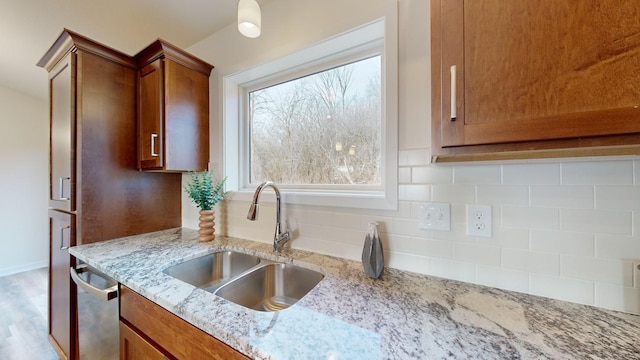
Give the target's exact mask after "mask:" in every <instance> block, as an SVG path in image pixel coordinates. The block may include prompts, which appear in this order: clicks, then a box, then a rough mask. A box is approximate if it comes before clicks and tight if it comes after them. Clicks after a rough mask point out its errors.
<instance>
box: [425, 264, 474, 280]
mask: <svg viewBox="0 0 640 360" xmlns="http://www.w3.org/2000/svg"><path fill="white" fill-rule="evenodd" d="M430 274H431V275H433V276H438V277H443V278H446V279H453V280H458V281H465V282H470V283H474V282H475V281H476V269H475V265H474V264H472V263H468V262H463V261H455V260H446V259H431V272H430Z"/></svg>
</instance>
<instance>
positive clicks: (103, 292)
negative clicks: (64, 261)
mask: <svg viewBox="0 0 640 360" xmlns="http://www.w3.org/2000/svg"><path fill="white" fill-rule="evenodd" d="M70 272H71V278H72V279H73V282H75V283H76V284H77V285H78V286H80V287H81V288H82V289H83V290H84V291H86V292H87V293H89V294H91V295H93V296H95V297H96V298H98V299H100V300H104V301H109V300H113V299H115V298H117V297H118V283H116V284H115V285H113V286H110V287H108V288H105V289H100V288H97V287H95V286H93V285H91V284H90V283H89V282H87V281H86V280H84V279H83V278H82V277H81V276H80V274H82V273H88V274H89V276H92V275H93V276H99V277H101V278H104V277H105V276H104V275H102V274H100V273H98V272H96V271H95V270H93V269H91V268H89V267H88V266H86V265H80V266H78V267H77V268H73V267H71V268H70Z"/></svg>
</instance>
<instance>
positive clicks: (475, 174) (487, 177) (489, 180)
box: [453, 165, 502, 184]
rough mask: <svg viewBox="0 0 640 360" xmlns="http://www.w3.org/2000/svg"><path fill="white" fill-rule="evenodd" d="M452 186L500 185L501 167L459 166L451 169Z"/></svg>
mask: <svg viewBox="0 0 640 360" xmlns="http://www.w3.org/2000/svg"><path fill="white" fill-rule="evenodd" d="M453 183H454V184H500V183H502V166H500V165H485V166H479V165H461V166H457V167H455V168H454V169H453Z"/></svg>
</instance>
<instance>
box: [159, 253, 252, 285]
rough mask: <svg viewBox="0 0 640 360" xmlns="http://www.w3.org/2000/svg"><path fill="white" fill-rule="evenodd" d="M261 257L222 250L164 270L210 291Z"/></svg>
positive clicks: (249, 266)
mask: <svg viewBox="0 0 640 360" xmlns="http://www.w3.org/2000/svg"><path fill="white" fill-rule="evenodd" d="M258 263H260V258H259V257H257V256H253V255H249V254H244V253H241V252H236V251H221V252H217V253H213V254H208V255H205V256H201V257H199V258H195V259H192V260H187V261H185V262H183V263H180V264H178V265H174V266H171V267H169V268H167V269H165V270H164V273H165V274H167V275H169V276H172V277H174V278H176V279H178V280H182V281H184V282H186V283H189V284H191V285H193V286H196V287H199V288H203V289H205V290H208V291H211V292H213V291H215V289H217V288H218V287H219V286H221V285H222V284H224V283H225V282H227V281H229V280H231V279H233V278H235V277H236V276H238V275H240V274H242V273H243V272H245V271H247V270H249V269H250V268H252V267H254V266H256V265H258Z"/></svg>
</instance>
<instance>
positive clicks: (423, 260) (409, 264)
mask: <svg viewBox="0 0 640 360" xmlns="http://www.w3.org/2000/svg"><path fill="white" fill-rule="evenodd" d="M384 256H385V263H386V265H387V266H390V267H392V268H394V269H400V270H406V271H412V272H417V273H422V274H429V273H430V272H431V261H432V260H431V259H430V258H427V257H424V256H418V255H413V254H407V253H400V252H395V251H388V252H387V251H385V253H384ZM383 279H384V275H383Z"/></svg>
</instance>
